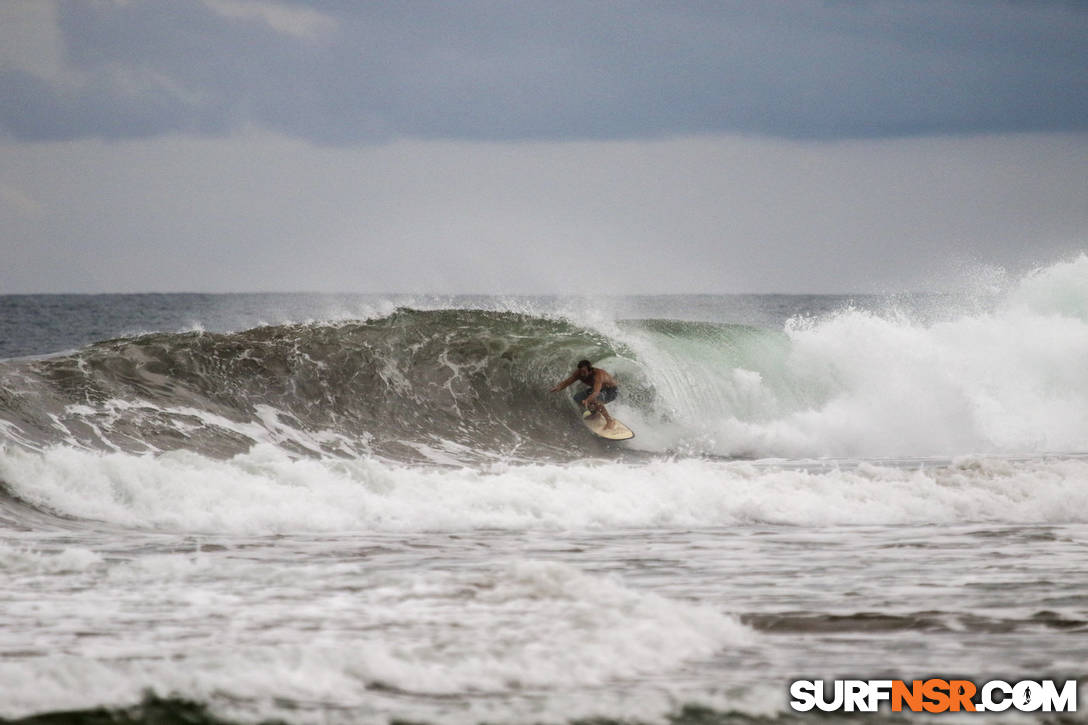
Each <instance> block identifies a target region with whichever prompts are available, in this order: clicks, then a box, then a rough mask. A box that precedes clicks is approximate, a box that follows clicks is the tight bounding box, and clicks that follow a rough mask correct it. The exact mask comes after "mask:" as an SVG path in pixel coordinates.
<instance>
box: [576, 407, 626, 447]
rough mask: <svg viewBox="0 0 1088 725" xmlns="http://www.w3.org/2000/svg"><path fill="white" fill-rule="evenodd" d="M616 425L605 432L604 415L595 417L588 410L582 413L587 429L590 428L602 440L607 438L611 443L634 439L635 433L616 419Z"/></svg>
mask: <svg viewBox="0 0 1088 725" xmlns="http://www.w3.org/2000/svg"><path fill="white" fill-rule="evenodd" d="M612 420H613V421H615V423H616V424H615V425H614V426H612V427H611V428H609V429H608V430H605V428H604V425H605V420H604V416H603V415H596V416H595V415H593V413H590V412H589V411H588V410H585V411H582V422H583V423H585V426H586V428H589V429H590V430H591V431H593V433H594V434H596V435H597V436H598V437H600V438H605V439H607V440H610V441H625V440H627V439H628V438H634V437H635V432H634V431H633V430H631V429H630V428H628V427H627V426H625V425H624V424H623V423H621V422H619V421H618V420H616V419H615V418H612Z"/></svg>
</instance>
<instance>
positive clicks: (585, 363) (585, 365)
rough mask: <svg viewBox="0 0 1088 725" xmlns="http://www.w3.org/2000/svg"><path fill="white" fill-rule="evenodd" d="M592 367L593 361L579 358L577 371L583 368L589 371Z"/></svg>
mask: <svg viewBox="0 0 1088 725" xmlns="http://www.w3.org/2000/svg"><path fill="white" fill-rule="evenodd" d="M592 369H593V363H591V362H590V361H589V360H579V361H578V372H582V371H583V370H585V371H586V372H589V371H590V370H592Z"/></svg>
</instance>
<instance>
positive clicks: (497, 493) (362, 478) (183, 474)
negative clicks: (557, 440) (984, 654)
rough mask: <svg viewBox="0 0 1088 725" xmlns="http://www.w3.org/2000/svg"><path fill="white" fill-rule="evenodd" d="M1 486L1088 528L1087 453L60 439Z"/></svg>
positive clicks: (465, 514) (328, 513)
mask: <svg viewBox="0 0 1088 725" xmlns="http://www.w3.org/2000/svg"><path fill="white" fill-rule="evenodd" d="M0 479H2V480H4V481H6V482H7V486H8V490H9V492H10V494H11V495H12V497H13V498H14V501H12V500H9V501H7V502H5V501H4V500H2V499H0V515H3V512H4V511H5V509H8V510H9V513H8V514H7V515H6V516H5V518H11V519H13V520H18V521H24V522H25V521H27V520H28V519H27V517H26V516H25V515H24V514H23V512H20V511H19V510H15V509H13V507H15V506H27V505H29V506H31V507H33V509H34V510H36V511H39V512H49V513H51V514H54V515H60V516H62V517H64V518H67V519H77V520H94V521H99V522H106V523H108V524H111V525H116V526H121V527H126V528H130V527H131V528H147V529H156V530H164V531H179V532H198V533H199V532H205V533H224V534H236V535H266V534H281V533H296V532H317V533H345V532H347V533H352V532H385V531H388V532H418V531H460V530H474V529H501V530H525V529H545V530H592V529H602V528H603V529H612V528H627V529H638V528H661V527H664V528H690V527H694V528H713V527H724V526H736V525H767V524H770V525H786V526H827V525H922V524H960V523H974V522H1004V523H1017V524H1020V523H1032V524H1063V523H1083V522H1085V521H1088V518H1086V517H1088V486H1086V485H1085V483H1086V482H1088V459H1086V458H1083V457H1073V458H1058V459H1046V458H1042V459H1036V458H1032V459H1025V460H1008V459H993V458H964V459H960V460H957V461H953V462H946V463H936V462H929V463H915V464H910V465H906V464H900V465H889V464H881V465H878V464H875V463H855V464H852V465H844V464H838V465H828V464H825V465H819V464H814V463H809V464H789V465H787V464H780V463H778V464H776V463H755V462H727V461H720V460H707V459H698V458H690V459H682V460H674V459H658V460H651V461H646V462H639V463H605V462H601V463H596V464H593V465H581V466H571V465H569V464H558V463H552V464H516V465H515V464H501V463H496V464H491V465H486V466H481V467H467V466H466V467H457V468H452V467H450V468H447V467H428V466H413V465H406V464H393V463H389V462H383V461H379V460H376V459H373V458H358V459H344V460H330V459H313V458H310V457H304V458H296V457H292V456H290V455H289V454H288V453H287V452H286V451H284V450H282V449H281V448H278V447H276V446H273V445H269V444H261V445H258V446H255V447H254V448H253V450H251V451H249V452H247V453H244V454H239V455H237V456H235V457H233V458H230V459H228V460H225V461H222V460H216V459H212V458H208V457H205V456H201V455H199V454H196V453H192V452H189V451H172V452H168V453H164V454H161V455H157V456H152V455H133V454H129V453H121V452H115V453H103V452H97V451H86V450H79V449H74V448H70V447H64V446H61V447H55V448H51V449H48V450H45V451H43V452H34V451H22V450H12V451H6V452H3V453H2V454H0ZM57 525H61V526H63V525H64V523H63V522H60V523H58V522H57V521H53V522H52V526H57ZM35 526H37V527H38V528H51V526H49V522H44V521H36V522H35Z"/></svg>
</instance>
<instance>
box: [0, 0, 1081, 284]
mask: <svg viewBox="0 0 1088 725" xmlns="http://www.w3.org/2000/svg"><path fill="white" fill-rule="evenodd" d="M0 223H2V225H3V235H2V236H0V255H2V256H3V258H4V264H0V294H2V293H18V292H66V291H73V292H104V291H117V292H128V291H219V292H224V291H257V290H267V291H281V290H282V291H345V292H347V291H361V292H395V291H405V292H433V293H450V292H454V293H455V292H498V293H546V292H579V293H584V292H593V291H602V292H609V293H614V292H622V293H639V292H650V293H659V292H851V291H857V292H864V291H894V290H902V289H922V288H941V287H947V286H949V285H950V284H952V285H955V284H956V281H955V280H956V275H958V274H961V273H962V274H969V272H964V271H963V270H972V269H978V268H983V267H1008V268H1010V269H1011V270H1019V269H1022V268H1024V267H1028V266H1033V265H1041V264H1047V263H1050V262H1054V261H1057V260H1059V259H1061V258H1063V257H1067V256H1069V255H1070V254H1073V253H1076V252H1078V251H1081V250H1084V249H1086V248H1088V239H1086V234H1085V232H1086V230H1088V3H1085V2H1043V1H1033V2H1028V1H1017V2H1012V1H1010V2H1003V1H1001V0H987V1H981V0H980V1H978V2H969V1H967V0H962V1H960V2H937V1H933V2H927V1H925V0H911V1H905V2H891V1H878V0H874V1H872V2H861V1H859V2H847V1H845V0H843V1H838V0H823V1H820V2H816V1H812V2H809V1H806V0H793V1H791V2H757V1H754V0H753V1H744V2H740V1H738V2H707V3H701V2H698V3H697V2H686V3H685V2H662V3H649V2H644V3H636V2H626V3H620V2H540V3H523V2H504V3H499V2H473V1H466V2H452V3H438V2H434V3H423V2H373V3H360V2H350V1H348V0H342V1H340V2H333V1H331V0H330V1H328V2H311V3H291V2H286V1H282V2H272V1H269V0H192V1H191V2H186V1H184V0H161V1H156V0H146V1H144V0H79V1H73V2H51V1H50V0H4V1H3V2H2V3H0Z"/></svg>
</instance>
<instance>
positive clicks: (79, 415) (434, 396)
mask: <svg viewBox="0 0 1088 725" xmlns="http://www.w3.org/2000/svg"><path fill="white" fill-rule="evenodd" d="M582 357H587V358H590V359H593V360H595V361H597V362H598V364H600V365H601V366H602V367H604V368H606V369H608V370H609V371H610V372H612V373H613V374H614V375H615V376H616V377H617V379H618V380H619V382H620V386H621V391H622V392H621V397H620V399H619V400H618V401H617V402H616V403H614V404H612V405H611V406H610V409H612V410H613V412H614V413H615V414H616V415H617V416H618V417H620V418H621V419H622V420H624V422H626V423H628V424H629V425H630V426H631V427H632V428H633V429H634V430H635V431H636V432H637V434H638V435H637V437H636V439H634V440H633V441H631V442H628V443H625V444H621V445H618V446H617V445H615V444H611V443H606V442H603V441H598V440H596V439H594V438H592V437H591V436H589V435H588V434H587V433H586V431H585V430H584V429H583V428H582V426H581V425H580V423H579V422H578V420H577V417H576V416H575V415H574V410H575V406H574V404H573V403H572V402H571V400H570V398H569V397H568V396H567V395H566V394H560V395H554V394H549V393H548V392H547V391H548V388H549V387H550V386H552V385H553V384H554V383H555V382H556V381H557V380H559V379H560V378H562V377H564V376H565V375H566V374H567V372H568V371H569V369H570V368H571V366H572V363H573V362H574V361H575V360H577V359H579V358H582ZM1086 370H1088V257H1086V256H1084V255H1082V256H1081V257H1079V258H1077V259H1074V260H1072V261H1070V262H1066V263H1062V264H1058V265H1054V266H1052V267H1049V268H1046V269H1042V270H1039V271H1037V272H1035V273H1033V274H1031V275H1028V276H1027V277H1026V278H1025V279H1024V280H1022V281H1021V282H1020V283H1019V285H1018V286H1017V287H1016V288H1015V289H1013V290H1012V292H1011V293H1010V294H1009V295H1008V297H1007V298H1006V299H1004V300H1003V301H1002V302H1001V303H1000V304H998V305H996V306H994V307H993V308H992V309H988V310H985V311H981V312H980V311H978V310H972V311H970V312H966V313H963V314H957V313H954V312H949V313H947V314H944V315H940V316H938V317H937V318H935V319H927V320H918V319H917V318H916V317H913V316H911V315H910V314H907V313H905V312H902V311H897V310H895V309H884V310H874V309H871V308H870V309H860V308H849V307H848V308H845V309H841V310H839V311H838V312H835V313H833V314H829V315H824V316H821V317H818V318H812V319H793V320H791V321H790V322H789V323H788V324H787V325H785V327H784V328H783V329H777V330H771V329H760V328H755V327H750V326H744V325H736V324H724V323H710V322H692V321H683V320H668V319H645V320H619V321H604V322H601V321H597V322H594V323H593V324H592V325H578V324H575V323H574V322H572V321H571V320H569V319H562V318H556V317H549V316H534V315H529V314H523V313H514V312H501V311H484V310H465V309H438V310H413V309H398V310H396V311H394V312H392V313H391V314H388V315H386V316H383V317H379V318H376V319H372V320H365V321H351V322H336V323H311V324H289V325H277V326H266V327H260V328H256V329H252V330H248V331H243V332H235V333H209V332H201V331H194V332H185V333H154V334H147V335H141V336H136V337H129V338H122V339H116V340H107V341H102V342H99V343H96V344H93V345H90V346H88V347H85V348H83V349H81V350H79V351H76V352H73V353H65V354H60V355H54V356H50V357H43V358H33V359H31V358H24V359H15V360H7V361H3V362H0V435H2V436H3V443H2V445H0V480H2V481H3V482H4V483H5V484H6V485H7V489H8V491H9V493H12V494H14V495H15V497H16V498H17V499H20V500H22V501H29V502H32V503H33V504H34V505H35V506H39V505H40V506H42V507H44V508H47V509H49V510H52V511H59V512H62V513H65V514H67V515H73V516H87V517H91V518H102V519H105V520H111V521H117V522H119V523H135V524H137V525H139V524H140V523H152V524H153V525H156V526H172V525H176V526H180V527H182V528H188V527H196V528H202V527H210V528H213V529H216V528H221V527H222V528H225V529H227V530H237V529H239V528H245V527H246V526H247V524H245V523H241V522H236V521H232V520H216V519H215V518H214V517H212V518H208V517H206V516H204V514H202V513H201V511H205V510H206V506H205V505H204V504H202V503H201V500H202V499H200V496H201V495H207V496H212V495H214V494H213V492H212V491H211V490H208V491H205V493H204V494H200V493H199V492H200V491H202V490H204V489H205V487H206V486H212V488H213V489H216V487H218V488H217V489H216V490H218V491H219V495H223V489H224V488H225V487H228V486H229V488H230V492H231V493H230V495H234V494H235V493H237V495H238V496H239V499H238V501H237V502H236V503H237V505H238V506H239V512H240V511H241V510H243V509H247V510H248V512H247V514H246V516H247V517H248V518H247V519H246V520H247V521H250V522H253V527H254V528H255V529H256V530H285V529H292V528H303V529H320V530H325V529H329V528H332V529H339V528H344V527H346V528H351V527H352V526H353V524H352V523H351V522H353V521H354V522H355V524H358V525H363V524H365V525H366V526H368V527H378V528H383V527H394V528H396V527H398V526H401V525H403V526H406V527H413V526H422V527H438V528H447V527H454V528H455V527H456V526H457V525H458V522H460V523H461V524H463V525H467V526H490V525H499V526H503V525H525V524H526V522H529V523H532V522H533V521H536V522H538V523H543V524H545V525H563V522H569V521H571V520H578V521H581V522H582V524H585V525H593V523H594V522H595V521H600V522H604V523H608V524H618V525H636V526H637V525H645V524H648V523H649V524H652V523H654V522H660V521H666V522H674V523H688V524H707V525H716V524H727V523H732V522H736V521H739V520H745V517H748V519H750V520H769V521H784V522H795V521H796V522H803V521H828V522H837V521H840V520H851V521H856V520H872V521H894V522H900V521H908V522H916V521H945V520H959V519H961V518H963V517H964V515H965V511H964V510H963V508H962V507H964V506H967V504H966V503H964V502H962V501H960V500H959V499H958V498H956V495H955V490H954V489H955V486H956V485H962V486H966V487H967V488H969V489H970V488H972V487H975V488H978V489H979V491H976V493H979V495H982V490H983V489H985V488H986V487H987V486H989V485H990V484H991V483H992V482H993V481H995V480H997V481H1000V482H1003V483H1001V484H1000V485H998V489H999V490H997V491H996V493H995V494H994V496H992V497H991V499H992V500H993V501H994V502H995V503H994V506H993V507H991V508H988V507H987V505H983V504H978V500H977V499H976V504H975V509H974V515H977V516H978V517H979V518H985V519H988V518H998V519H1004V518H1006V516H1012V517H1013V518H1016V519H1017V520H1033V521H1034V520H1040V521H1051V520H1064V519H1062V517H1063V516H1065V514H1064V513H1063V510H1062V507H1061V506H1060V505H1057V504H1054V501H1057V500H1059V499H1060V497H1061V496H1063V495H1073V496H1077V495H1079V493H1078V492H1079V491H1080V490H1081V489H1082V488H1083V484H1084V481H1085V480H1086V475H1085V471H1084V464H1083V461H1082V460H1080V459H1081V457H1082V456H1083V454H1084V453H1085V452H1088V375H1086V374H1085V371H1086ZM1055 456H1056V457H1057V459H1058V460H1057V462H1053V461H1048V460H1047V457H1055ZM587 457H588V458H591V459H594V460H597V461H598V462H599V463H600V465H598V466H591V467H571V466H570V465H569V464H570V463H571V462H573V461H575V460H579V459H584V458H587ZM965 457H966V460H971V461H983V464H982V465H981V467H980V468H978V469H977V470H976V469H971V470H966V471H964V470H959V469H957V468H956V466H957V465H959V464H958V463H957V461H959V460H961V459H964V458H965ZM1017 457H1019V458H1022V459H1025V461H1026V462H1020V463H1017V462H1015V461H1013V460H1011V459H1013V458H1017ZM738 458H740V459H746V460H747V459H779V460H781V459H786V462H785V463H782V465H777V464H776V465H772V464H770V463H768V462H766V461H764V463H762V464H760V466H759V467H757V468H756V469H754V470H755V471H756V472H755V473H745V472H743V471H742V470H741V469H739V468H738V467H737V465H739V464H737V465H734V463H731V462H730V461H734V462H735V460H736V459H738ZM722 459H728V460H722ZM813 459H823V460H825V461H826V460H827V459H832V460H838V461H844V462H845V465H844V466H843V467H842V469H841V470H840V469H838V468H836V469H834V471H830V470H829V469H826V468H822V469H819V470H816V471H815V472H813V470H808V471H807V472H805V471H804V469H798V468H797V466H798V465H805V464H798V463H797V462H798V461H810V462H811V461H813ZM902 459H906V460H907V461H908V463H907V464H904V463H903V462H902ZM926 460H929V461H937V464H935V465H938V468H939V469H940V470H941V471H945V472H950V473H947V475H946V474H940V473H932V470H931V472H930V473H927V474H925V475H923V479H924V480H920V481H914V482H909V481H908V483H907V484H902V482H901V478H902V477H903V476H907V477H908V478H909V475H911V474H909V471H910V470H911V466H913V465H915V464H912V463H910V461H913V462H915V463H919V462H924V461H926ZM1002 460H1004V463H1001V465H1009V466H1013V467H1014V468H1015V467H1016V466H1021V468H1020V469H1017V470H1013V471H1012V472H1011V473H1008V474H1007V475H1006V474H1001V475H1000V476H997V478H995V477H994V474H993V468H992V465H991V464H993V465H997V463H994V461H996V462H998V463H1000V462H1001V461H1002ZM789 461H792V462H793V463H789ZM859 462H860V463H861V464H862V465H861V467H860V468H859V467H858V465H857V464H858V463H859ZM821 465H823V464H821ZM866 465H873V466H874V468H872V469H866V468H865V466H866ZM810 469H811V465H810ZM931 469H932V467H931ZM799 471H801V472H800V473H799ZM859 471H861V473H858V472H859ZM866 471H868V472H866ZM872 471H877V473H875V474H873V473H872ZM1018 471H1019V472H1018ZM802 473H803V474H804V475H802ZM1021 473H1023V474H1024V475H1023V476H1021V475H1020V474H1021ZM805 476H808V478H805ZM858 476H860V477H861V478H858ZM654 480H656V481H658V482H662V481H664V482H666V483H668V484H669V485H671V486H673V488H672V489H671V491H670V492H668V493H669V494H670V495H672V496H673V499H672V503H669V502H667V501H665V500H664V499H661V500H659V497H657V496H655V494H654V493H653V488H652V486H650V485H649V484H650V483H652V482H653V481H654ZM753 480H754V481H757V485H758V486H761V487H763V488H765V489H766V490H776V487H782V486H784V487H785V488H784V489H782V490H779V491H778V494H779V495H789V496H794V497H797V496H802V497H803V496H805V495H806V493H805V492H806V491H807V490H811V489H812V488H813V487H815V488H820V487H824V488H826V489H827V490H826V491H825V493H826V494H833V495H834V496H838V497H839V498H840V499H843V500H845V501H847V502H848V505H846V506H845V507H844V508H842V509H841V511H839V512H838V513H836V512H835V511H833V510H829V509H826V507H823V506H821V505H820V504H819V502H817V501H813V502H811V505H810V506H808V507H807V508H804V511H803V512H802V511H801V510H800V509H799V510H798V511H792V510H789V508H788V507H787V508H786V509H783V508H782V507H781V505H779V504H777V503H775V502H774V501H771V500H770V499H767V498H764V497H761V496H762V494H761V495H756V496H755V497H754V498H753V497H747V498H745V497H740V498H736V497H734V498H733V499H730V500H731V501H732V503H728V504H726V503H723V502H721V501H719V500H718V499H716V498H715V495H716V494H715V493H714V487H715V486H717V487H718V489H719V493H720V490H721V489H722V488H723V487H725V488H728V487H730V486H733V487H740V488H743V487H744V486H746V485H748V484H747V482H751V481H753ZM1027 480H1030V481H1034V482H1035V483H1034V484H1033V485H1036V486H1037V487H1038V490H1037V491H1035V492H1029V493H1028V494H1026V495H1027V499H1029V501H1028V503H1024V500H1022V499H1017V495H1018V494H1017V493H1016V492H1017V491H1020V490H1021V489H1022V488H1023V486H1022V485H1021V484H1022V481H1027ZM859 481H860V482H861V484H865V485H862V486H861V488H859V487H858V486H859V485H861V484H859ZM874 481H875V483H874V488H873V491H877V493H872V492H871V491H869V490H868V488H866V486H868V483H873V482H874ZM957 481H959V482H960V483H959V484H957V483H955V482H957ZM209 482H210V483H209ZM300 482H305V484H303V483H300ZM867 482H868V483H867ZM950 482H951V483H950ZM1048 482H1050V483H1053V484H1054V485H1053V486H1050V483H1048ZM643 484H646V485H645V486H644V485H643ZM1006 484H1007V485H1006ZM314 486H323V488H321V489H320V491H316V489H315V490H313V491H309V493H307V492H306V489H307V487H309V488H313V487H314ZM586 486H589V489H588V490H587V489H585V487H586ZM912 486H913V487H914V488H915V493H916V494H917V492H918V491H921V490H930V488H932V491H933V493H934V496H933V497H931V498H930V499H928V504H927V505H930V506H931V508H930V509H927V510H922V509H919V510H917V511H916V510H914V509H913V508H911V507H912V506H913V505H914V504H913V503H910V501H907V500H906V499H905V498H902V497H901V496H900V493H902V492H903V491H904V490H906V489H909V488H911V487H912ZM625 487H626V488H625ZM878 489H879V490H878ZM636 490H640V491H643V493H642V494H640V495H642V497H643V498H642V499H641V500H639V501H638V502H636V503H631V504H630V505H628V504H624V505H623V506H619V507H618V508H617V501H618V498H617V497H624V496H627V493H630V492H632V491H636ZM862 490H865V491H866V492H867V493H866V495H867V496H869V498H868V499H866V500H868V501H869V503H868V504H867V505H865V506H862V505H861V504H858V506H859V507H861V508H851V507H852V506H853V505H854V504H853V503H849V502H850V501H852V500H853V498H852V497H853V496H854V495H855V494H857V492H858V491H862ZM247 491H248V493H246V492H247ZM315 491H316V492H315ZM625 491H626V492H627V493H625ZM367 492H369V494H368V493H367ZM383 492H384V493H383ZM549 492H550V493H549ZM594 492H596V493H599V494H600V495H601V496H603V497H604V498H603V499H602V501H601V505H600V506H599V507H594V505H592V503H585V502H586V501H591V500H592V497H593V495H595V493H594ZM454 493H456V495H454ZM733 493H736V490H734V491H733ZM991 493H994V492H991ZM303 494H306V495H303ZM371 494H375V495H376V494H382V495H385V498H382V497H381V496H378V497H377V498H374V497H373V496H371ZM568 494H569V496H568ZM145 495H147V496H152V499H149V500H146V501H145V500H144V498H145ZM663 495H664V494H663ZM156 496H157V497H170V496H174V497H176V498H177V499H178V502H179V503H181V504H183V506H182V507H181V509H180V511H181V513H178V517H177V518H175V519H170V517H169V516H167V515H166V514H165V513H164V512H162V511H156V508H155V507H156V504H155V503H154V497H156ZM307 496H308V498H307ZM368 496H370V497H369V498H368ZM587 496H588V497H589V498H587ZM685 496H688V497H690V500H689V499H685ZM190 497H195V498H192V500H190ZM304 499H305V500H304ZM901 499H902V500H901ZM914 500H915V503H917V502H918V501H922V500H926V497H925V496H922V497H921V498H919V497H918V496H915V499H914ZM576 501H581V502H582V503H583V509H582V510H579V509H578V504H577V503H576ZM677 501H680V502H681V503H677ZM684 501H686V503H683V502H684ZM736 501H740V502H741V503H740V504H736ZM934 502H937V503H934ZM1010 502H1011V503H1010ZM1017 502H1019V503H1017ZM629 503H630V502H629ZM734 504H736V505H734ZM1006 504H1009V505H1011V506H1012V508H1011V509H1009V508H1007V507H1006V508H1004V509H1002V508H1001V506H1005V505H1006ZM292 506H294V507H295V510H290V509H291V507H292ZM684 506H689V507H690V508H688V509H685V508H683V507H684ZM186 507H189V509H190V510H188V513H185V511H186V510H187V509H186ZM202 507H203V508H202ZM261 507H267V516H266V515H265V514H261V513H259V511H263V510H264V509H262V508H261ZM882 507H883V508H882ZM255 510H256V511H258V513H255V512H254V511H255ZM1009 510H1011V511H1013V512H1014V513H1012V514H1006V513H1002V511H1005V512H1007V511H1009ZM927 511H928V512H927ZM376 512H377V513H376ZM874 512H875V513H874ZM296 514H297V515H296ZM223 515H224V516H227V519H229V518H230V513H229V511H227V512H226V513H224V514H223ZM239 515H241V514H240V513H239ZM338 517H341V518H338ZM343 517H346V518H343ZM572 517H573V519H572ZM967 518H970V516H967Z"/></svg>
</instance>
